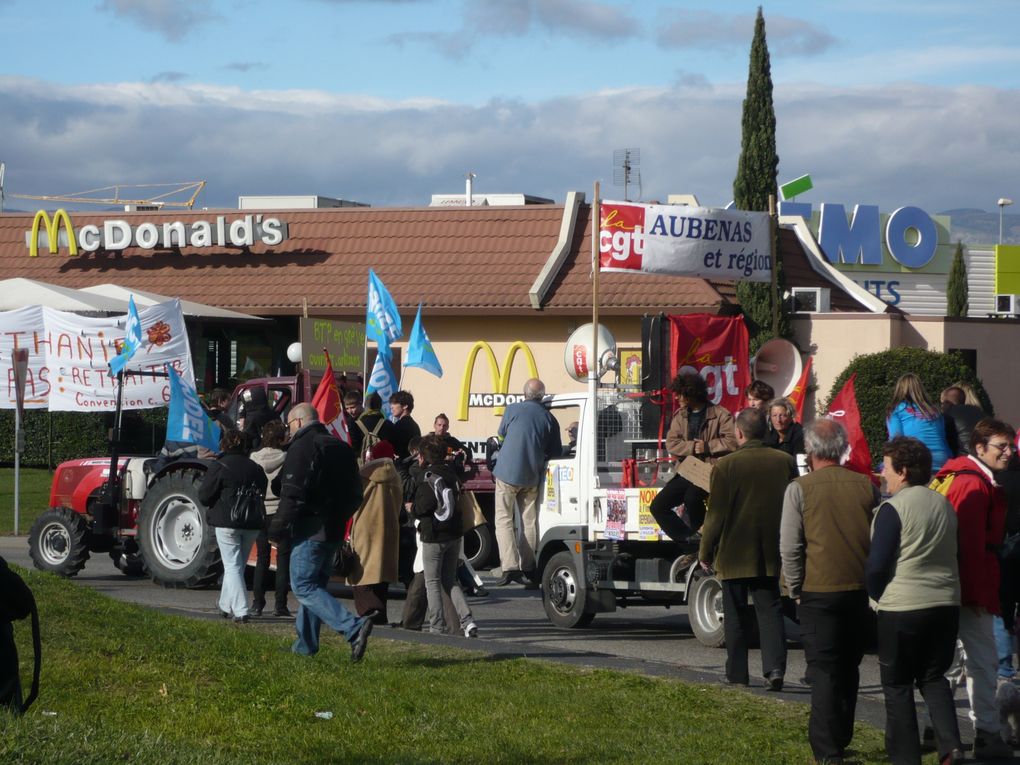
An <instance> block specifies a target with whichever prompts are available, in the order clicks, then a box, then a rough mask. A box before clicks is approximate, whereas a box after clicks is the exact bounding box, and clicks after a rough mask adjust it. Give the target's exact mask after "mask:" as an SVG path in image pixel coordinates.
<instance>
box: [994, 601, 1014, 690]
mask: <svg viewBox="0 0 1020 765" xmlns="http://www.w3.org/2000/svg"><path fill="white" fill-rule="evenodd" d="M992 629H993V630H995V650H996V653H998V654H999V677H1014V676H1015V675H1016V670H1015V669H1013V636H1012V635H1010V634H1009V632H1007V631H1006V625H1005V623H1004V622H1003V621H1002V617H1001V616H993V617H992Z"/></svg>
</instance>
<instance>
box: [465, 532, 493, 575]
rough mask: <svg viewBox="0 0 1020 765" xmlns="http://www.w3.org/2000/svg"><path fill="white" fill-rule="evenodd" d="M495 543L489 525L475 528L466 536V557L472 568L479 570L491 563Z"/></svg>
mask: <svg viewBox="0 0 1020 765" xmlns="http://www.w3.org/2000/svg"><path fill="white" fill-rule="evenodd" d="M494 542H495V540H494V539H493V538H492V527H491V526H489V524H487V523H483V524H482V525H481V526H475V527H474V528H473V529H471V531H469V532H468V533H467V534H465V535H464V557H465V558H467V561H468V563H470V564H471V568H473V569H476V570H477V569H480V568H483V567H485V566H486V565H487V564H488V563H489V559H490V558H491V557H492V551H493V544H494Z"/></svg>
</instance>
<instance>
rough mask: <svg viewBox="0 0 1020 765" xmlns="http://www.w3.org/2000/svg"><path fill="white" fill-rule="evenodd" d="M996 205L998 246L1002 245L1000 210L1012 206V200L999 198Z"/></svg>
mask: <svg viewBox="0 0 1020 765" xmlns="http://www.w3.org/2000/svg"><path fill="white" fill-rule="evenodd" d="M996 204H997V205H999V244H1002V210H1003V208H1005V207H1008V206H1009V205H1011V204H1013V200H1012V199H1006V197H1000V198H999V201H998V202H996Z"/></svg>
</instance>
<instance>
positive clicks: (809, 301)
mask: <svg viewBox="0 0 1020 765" xmlns="http://www.w3.org/2000/svg"><path fill="white" fill-rule="evenodd" d="M790 292H791V295H790V302H791V303H792V306H791V312H792V313H829V311H830V310H831V309H830V308H829V295H830V292H829V288H828V287H794V288H793V289H792V290H791V291H790Z"/></svg>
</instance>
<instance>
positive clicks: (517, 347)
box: [457, 340, 538, 420]
mask: <svg viewBox="0 0 1020 765" xmlns="http://www.w3.org/2000/svg"><path fill="white" fill-rule="evenodd" d="M479 351H482V352H484V354H485V357H486V359H488V362H489V376H490V378H491V379H492V385H493V387H495V389H496V390H495V393H496V394H497V395H502V396H503V397H505V396H506V393H507V389H508V388H509V387H510V370H511V369H512V368H513V364H514V360H515V359H516V358H517V352H518V351H520V352H521V353H523V354H524V359H525V361H526V362H527V363H528V372H530V377H538V367H537V366H536V365H535V356H534V355H533V354H532V353H531V349H530V348H529V347H528V346H527V344H526V343H525V342H524V341H523V340H516V341H514V343H513V344H511V346H510V347H509V348H507V351H506V357H505V358H504V359H503V371H502V372H500V369H499V365H498V364H497V363H496V354H495V353H493V352H492V346H491V345H489V344H488V343H487V342H485V341H484V340H479V341H478V342H476V343H475V344H474V345H473V346H471V352H470V353H468V358H467V364H465V365H464V377H463V379H462V380H461V383H460V409H459V410H458V413H457V419H458V420H466V419H467V418H468V403H469V401H470V399H471V377H472V375H473V374H474V371H475V361H476V360H477V359H478V352H479ZM504 408H505V407H504V406H503V405H498V404H495V405H493V410H492V412H493V414H496V415H501V414H503V409H504Z"/></svg>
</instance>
